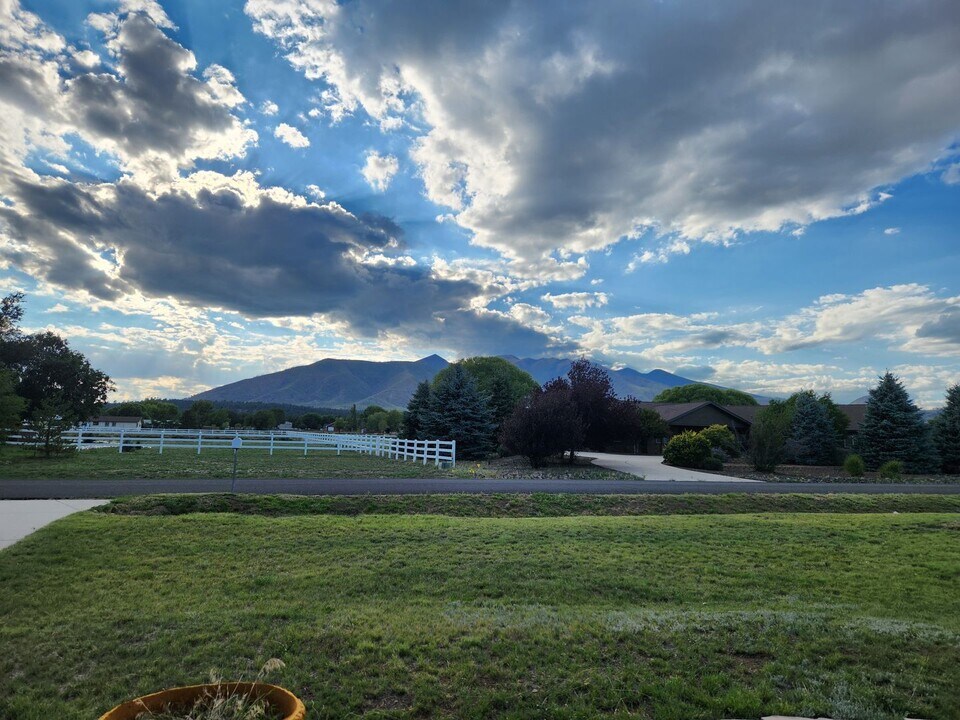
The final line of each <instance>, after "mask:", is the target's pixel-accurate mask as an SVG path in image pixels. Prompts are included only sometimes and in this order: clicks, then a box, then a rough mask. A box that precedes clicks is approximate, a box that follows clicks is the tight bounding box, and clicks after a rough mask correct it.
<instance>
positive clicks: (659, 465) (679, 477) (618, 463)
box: [579, 452, 760, 483]
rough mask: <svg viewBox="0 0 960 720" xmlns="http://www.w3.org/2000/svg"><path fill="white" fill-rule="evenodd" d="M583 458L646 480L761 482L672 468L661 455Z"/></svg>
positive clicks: (599, 455) (594, 455)
mask: <svg viewBox="0 0 960 720" xmlns="http://www.w3.org/2000/svg"><path fill="white" fill-rule="evenodd" d="M579 454H580V455H582V456H583V457H588V458H593V464H594V465H600V466H601V467H605V468H608V469H610V470H619V471H620V472H625V473H630V474H631V475H641V476H642V477H643V479H644V480H651V481H659V482H664V481H676V482H715V483H727V482H739V483H743V482H760V481H759V480H748V479H747V478H735V477H729V476H728V475H714V474H713V473H705V472H700V471H698V470H687V469H686V468H677V467H671V466H670V465H664V464H663V457H662V456H660V455H614V454H613V453H595V452H581V453H579Z"/></svg>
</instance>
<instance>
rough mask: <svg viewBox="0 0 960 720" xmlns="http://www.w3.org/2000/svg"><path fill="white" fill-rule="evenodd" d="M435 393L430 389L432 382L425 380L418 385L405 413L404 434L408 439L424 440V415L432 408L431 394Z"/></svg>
mask: <svg viewBox="0 0 960 720" xmlns="http://www.w3.org/2000/svg"><path fill="white" fill-rule="evenodd" d="M432 394H433V392H432V390H431V389H430V383H429V382H427V381H426V380H424V381H423V382H422V383H420V384H419V385H417V389H416V390H415V391H414V393H413V397H411V398H410V402H409V403H408V404H407V410H406V412H404V413H403V432H402V436H403V437H405V438H406V439H407V440H422V439H423V436H422V434H421V431H422V429H423V421H424V416H425V415H426V413H427V410H429V408H430V396H431V395H432Z"/></svg>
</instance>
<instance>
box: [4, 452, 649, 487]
mask: <svg viewBox="0 0 960 720" xmlns="http://www.w3.org/2000/svg"><path fill="white" fill-rule="evenodd" d="M519 468H520V464H519V463H518V462H505V461H503V460H497V461H491V462H472V463H460V464H459V465H458V466H457V467H456V468H451V469H441V468H438V467H435V466H434V465H433V464H432V463H429V462H428V463H427V464H426V465H424V464H423V463H422V461H419V462H414V461H412V460H409V461H402V460H394V459H391V458H384V457H377V456H375V455H362V454H358V453H349V452H344V453H343V454H341V455H337V454H336V453H334V452H316V451H314V452H311V453H309V454H308V455H306V456H305V455H303V453H302V452H300V451H294V450H283V451H277V452H275V453H274V454H273V455H270V454H269V452H268V451H266V450H246V451H244V450H241V451H240V456H239V459H238V463H237V476H238V477H244V478H328V477H336V478H353V477H364V478H411V477H413V478H419V477H427V478H430V477H459V478H469V477H557V478H561V477H562V478H578V479H605V478H619V479H630V480H636V479H637V478H636V477H635V476H633V475H627V474H625V473H620V472H617V471H615V470H607V469H605V468H601V467H598V466H596V465H591V464H590V463H589V461H587V460H585V459H581V462H580V463H579V464H577V465H574V466H569V465H566V464H563V463H557V464H556V465H552V466H549V467H546V468H542V469H540V470H538V471H537V472H536V473H534V472H533V471H530V470H529V468H527V472H524V471H522V470H521V469H519ZM232 474H233V451H232V450H229V449H213V450H204V451H203V452H202V453H200V454H199V455H198V454H197V452H196V450H189V449H186V448H174V449H169V448H165V449H164V451H163V454H162V455H161V454H160V453H159V451H158V450H156V449H155V448H143V449H142V450H136V451H133V452H124V453H119V452H117V450H116V449H115V448H114V449H110V448H102V449H97V450H82V451H80V452H74V451H70V452H67V453H64V454H62V455H57V456H54V457H50V458H42V457H37V456H36V455H35V454H34V452H33V451H32V450H28V449H23V448H18V447H6V448H2V449H0V479H2V478H15V479H24V480H31V479H37V480H44V479H56V480H62V479H91V478H92V479H108V478H153V479H160V478H223V477H230V476H231V475H232Z"/></svg>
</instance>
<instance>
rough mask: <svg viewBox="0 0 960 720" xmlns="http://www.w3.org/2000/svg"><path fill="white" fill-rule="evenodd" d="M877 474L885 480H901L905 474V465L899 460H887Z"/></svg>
mask: <svg viewBox="0 0 960 720" xmlns="http://www.w3.org/2000/svg"><path fill="white" fill-rule="evenodd" d="M877 474H878V475H879V476H880V477H882V478H883V479H884V480H899V479H900V476H901V475H902V474H903V463H902V462H900V461H899V460H887V462H885V463H884V464H883V465H881V466H880V469H879V470H878V471H877Z"/></svg>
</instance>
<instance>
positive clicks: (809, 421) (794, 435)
mask: <svg viewBox="0 0 960 720" xmlns="http://www.w3.org/2000/svg"><path fill="white" fill-rule="evenodd" d="M791 440H793V443H794V453H795V456H796V460H797V462H798V463H800V464H801V465H832V464H833V463H834V461H835V460H836V455H837V436H836V430H835V427H834V424H833V420H832V419H831V417H830V415H829V414H827V410H826V408H825V407H824V405H823V404H822V403H821V402H819V401H818V399H817V396H816V395H814V394H813V392H812V391H810V390H806V391H804V392H800V393H797V396H796V403H795V405H794V410H793V422H792V429H791Z"/></svg>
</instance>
